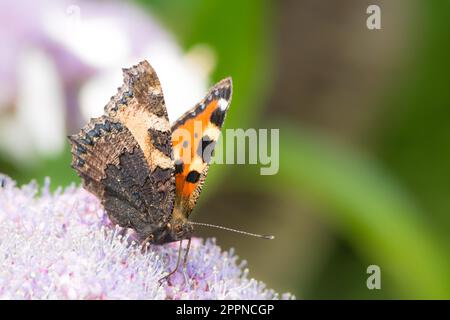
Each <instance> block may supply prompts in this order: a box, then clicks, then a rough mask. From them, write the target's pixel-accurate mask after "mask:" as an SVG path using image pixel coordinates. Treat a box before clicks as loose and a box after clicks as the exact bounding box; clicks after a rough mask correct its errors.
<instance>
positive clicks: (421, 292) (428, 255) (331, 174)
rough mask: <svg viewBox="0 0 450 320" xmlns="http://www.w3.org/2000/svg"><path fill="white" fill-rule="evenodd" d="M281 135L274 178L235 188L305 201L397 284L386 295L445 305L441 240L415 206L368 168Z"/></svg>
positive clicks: (329, 148) (322, 143) (316, 143)
mask: <svg viewBox="0 0 450 320" xmlns="http://www.w3.org/2000/svg"><path fill="white" fill-rule="evenodd" d="M279 127H280V128H282V129H281V131H280V171H279V173H278V174H277V175H275V176H266V177H261V178H259V179H258V180H257V182H256V181H255V179H247V178H242V179H241V180H240V181H241V182H242V183H243V184H244V185H245V186H247V187H248V185H247V184H246V183H250V184H252V185H251V187H252V188H262V189H266V188H270V187H272V188H274V186H276V187H275V188H276V192H278V193H281V194H285V195H291V196H292V197H294V199H298V198H299V195H300V194H302V195H307V196H309V197H311V198H312V199H313V201H314V203H316V204H317V205H318V206H319V207H321V208H322V209H323V210H321V212H323V213H324V214H326V218H327V220H328V221H329V222H330V223H332V224H334V225H335V227H336V229H337V230H339V231H340V233H341V234H342V237H344V238H345V239H347V241H349V243H350V244H351V245H352V247H353V248H354V249H355V250H356V251H357V252H359V254H360V255H361V256H362V257H365V260H366V261H370V263H371V264H377V265H379V266H380V267H381V270H382V272H387V273H388V274H389V275H390V278H392V279H395V281H396V283H395V285H396V287H395V288H389V289H396V290H397V291H398V292H399V293H400V294H401V295H402V296H403V297H407V298H428V299H430V298H449V297H450V287H449V284H450V281H449V279H450V278H449V277H450V275H449V270H450V269H449V264H448V262H449V260H448V256H447V255H446V251H445V250H444V247H443V246H442V245H441V242H440V240H442V239H440V238H439V236H438V235H436V234H433V229H432V228H431V226H430V224H429V223H428V222H427V221H426V220H425V219H424V215H423V214H422V213H421V212H420V210H419V208H417V206H416V205H415V202H414V200H412V199H411V198H410V197H409V196H408V195H407V194H405V192H404V191H403V190H402V189H401V187H400V186H399V185H398V184H397V183H396V182H395V181H394V180H393V179H392V178H390V177H389V175H388V174H387V173H386V172H385V171H384V170H383V169H382V168H380V167H379V165H377V164H376V163H374V162H373V161H372V160H370V159H368V158H364V157H363V156H360V155H356V154H355V153H354V152H351V151H349V150H345V148H343V147H339V146H338V144H336V143H335V142H330V141H327V139H324V138H321V137H318V136H314V135H312V134H310V133H307V132H305V131H302V130H300V129H294V128H292V127H289V126H287V125H286V124H281V125H280V126H279ZM252 171H253V170H252ZM252 174H253V173H252ZM365 271H366V270H365V269H362V270H361V272H362V273H365ZM384 288H385V289H386V287H384Z"/></svg>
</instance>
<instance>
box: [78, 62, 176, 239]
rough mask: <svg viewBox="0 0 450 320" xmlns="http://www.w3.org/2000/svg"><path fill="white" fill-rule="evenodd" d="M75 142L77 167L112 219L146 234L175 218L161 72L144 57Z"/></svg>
mask: <svg viewBox="0 0 450 320" xmlns="http://www.w3.org/2000/svg"><path fill="white" fill-rule="evenodd" d="M105 113H106V114H105V115H104V116H102V117H100V118H96V119H91V121H90V122H89V123H88V124H87V125H86V126H85V127H84V128H82V129H81V131H80V133H78V134H77V135H74V136H71V137H69V139H70V141H71V143H72V154H73V162H72V166H73V167H74V168H75V169H76V170H77V172H78V174H79V175H80V177H81V178H82V179H83V184H84V186H85V187H86V188H87V189H88V190H89V191H91V192H92V193H94V194H95V195H97V196H98V197H99V198H100V199H101V200H102V203H103V204H104V206H105V209H106V211H107V212H108V215H109V216H110V218H111V219H112V220H113V221H114V222H116V223H118V224H120V225H121V226H124V227H133V228H134V229H136V231H137V232H138V234H140V236H141V237H146V236H147V235H148V234H149V233H151V232H152V230H153V229H155V228H157V227H158V226H160V225H161V224H165V223H167V222H168V221H169V220H170V217H171V214H172V211H173V206H174V198H175V177H174V167H173V161H172V160H171V157H170V156H171V152H172V144H171V134H170V132H171V131H170V125H169V121H168V117H167V112H166V109H165V104H164V98H163V96H162V91H161V86H160V83H159V80H158V78H157V76H156V73H155V72H154V70H153V69H152V68H151V66H150V65H149V64H148V62H146V61H144V62H141V63H139V64H138V65H137V66H134V67H132V68H130V69H124V84H123V86H122V87H120V88H119V90H118V93H117V94H116V95H115V96H114V97H112V98H111V100H110V102H109V103H108V105H107V106H106V107H105Z"/></svg>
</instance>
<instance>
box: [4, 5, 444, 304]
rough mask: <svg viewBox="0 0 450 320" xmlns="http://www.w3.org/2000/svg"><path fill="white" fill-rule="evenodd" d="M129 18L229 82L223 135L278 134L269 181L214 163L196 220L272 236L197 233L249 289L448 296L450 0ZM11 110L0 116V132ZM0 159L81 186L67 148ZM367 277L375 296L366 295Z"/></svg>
mask: <svg viewBox="0 0 450 320" xmlns="http://www.w3.org/2000/svg"><path fill="white" fill-rule="evenodd" d="M74 3H75V4H77V2H74ZM100 3H102V4H106V3H107V2H105V1H102V2H100ZM370 4H377V5H379V6H380V8H381V14H382V15H381V23H382V29H381V30H368V28H367V27H366V19H367V17H368V15H367V14H366V9H367V7H368V6H369V5H370ZM78 5H79V6H80V8H81V10H83V4H82V3H78ZM130 5H132V6H135V7H136V8H137V10H140V11H143V12H148V13H151V14H152V16H153V17H155V18H156V20H157V21H158V23H160V24H161V25H162V26H163V27H164V28H165V29H166V30H167V32H169V33H171V34H172V36H173V37H174V38H175V39H176V41H177V43H178V45H179V46H180V47H181V48H182V49H183V50H185V51H188V50H190V49H191V48H193V47H194V46H196V45H197V44H203V45H207V46H208V48H210V50H212V51H213V52H214V53H215V57H216V58H215V61H216V64H215V67H214V69H213V71H212V73H211V74H210V77H209V84H211V83H213V82H214V81H218V80H220V79H221V78H223V77H225V76H227V75H231V76H232V77H233V83H234V93H233V102H232V108H231V109H230V111H229V115H228V116H227V121H226V127H227V128H244V129H245V128H279V129H280V170H279V173H278V174H276V175H273V176H261V175H260V174H259V166H255V165H248V166H242V165H240V166H238V165H234V166H233V165H227V166H225V165H215V166H213V167H212V168H211V170H210V174H209V177H208V180H207V183H206V187H205V190H204V192H203V194H202V197H201V199H200V201H199V205H198V207H197V209H196V210H195V215H194V219H195V220H198V221H202V222H209V223H214V224H219V225H226V226H230V227H237V228H239V229H243V230H248V231H252V232H260V233H272V234H275V235H276V239H275V240H273V241H263V240H258V239H255V238H246V237H241V236H240V235H237V234H233V233H226V232H222V231H219V230H204V229H201V230H198V234H199V235H200V236H204V237H206V236H213V237H216V238H217V239H218V243H219V244H220V245H221V246H222V247H223V248H229V247H234V248H235V249H236V252H237V254H238V255H239V256H240V257H242V258H245V259H246V260H247V261H248V265H249V268H250V271H251V273H250V275H251V276H252V277H255V278H257V279H259V280H262V281H264V282H266V283H267V285H268V286H269V287H271V288H274V289H276V290H277V291H280V292H281V291H282V292H284V291H289V292H292V293H294V294H295V295H296V296H297V298H301V299H303V298H304V299H310V298H331V299H336V298H339V299H348V298H362V299H381V298H387V299H389V298H398V299H402V298H450V269H449V265H450V250H449V249H450V242H449V241H450V237H449V234H450V232H449V231H450V214H449V210H450V200H449V195H450V165H449V164H450V127H449V124H448V122H449V120H450V90H449V88H448V83H449V80H448V79H449V74H450V59H449V58H448V57H449V53H450V48H449V46H450V42H449V41H448V39H450V19H449V18H450V16H449V12H450V2H448V1H424V0H423V1H410V0H398V1H377V0H372V1H365V0H364V1H361V0H345V1H315V0H285V1H267V0H266V1H237V0H226V1H225V0H218V1H209V0H192V1H183V0H172V1H166V0H155V1H144V0H141V1H137V2H133V3H131V4H130ZM105 14H107V13H105ZM124 19H126V17H124ZM143 32H145V30H143ZM0 34H1V33H0ZM22 40H24V41H26V40H27V39H26V38H24V39H22ZM22 40H21V41H22ZM0 50H3V49H0ZM150 62H151V61H150ZM58 67H59V68H64V64H62V65H61V64H59V65H58ZM124 67H125V66H124ZM157 71H158V70H157ZM0 73H1V69H0ZM75 88H77V86H75ZM75 92H76V90H75ZM113 93H114V92H111V94H113ZM108 94H109V93H108ZM105 103H106V101H105ZM14 110H15V109H14V103H12V104H11V103H10V104H8V107H5V108H3V109H1V108H0V119H1V118H2V117H6V116H9V115H11V113H14ZM78 125H79V124H78ZM67 131H68V132H67V133H73V132H69V131H71V129H68V130H67ZM72 131H73V129H72ZM20 134H21V133H20V132H14V131H13V130H11V132H10V134H9V135H5V133H3V136H2V139H12V140H14V139H15V138H16V136H17V135H20ZM0 152H1V153H0V172H4V173H6V174H8V175H10V176H11V177H13V178H14V179H16V180H17V181H18V182H19V183H26V182H28V181H30V180H31V179H37V180H38V181H39V182H42V181H43V178H44V177H45V176H50V177H51V178H52V182H53V186H54V187H56V186H57V185H68V184H70V183H71V182H73V181H75V182H76V183H79V179H78V178H77V176H76V175H75V174H74V172H73V171H72V169H71V168H70V158H71V156H70V152H69V148H68V146H67V145H66V146H65V148H64V150H63V151H61V152H58V153H56V154H51V155H48V154H45V155H38V156H34V158H32V159H31V161H29V162H31V163H32V165H30V164H29V163H28V164H26V165H22V164H21V163H20V162H17V161H15V160H13V158H12V157H10V155H9V153H8V151H7V150H6V149H5V150H2V149H0ZM371 264H376V265H379V266H380V268H381V272H382V289H381V290H368V289H367V287H366V279H367V277H368V275H367V273H366V269H367V267H368V266H369V265H371Z"/></svg>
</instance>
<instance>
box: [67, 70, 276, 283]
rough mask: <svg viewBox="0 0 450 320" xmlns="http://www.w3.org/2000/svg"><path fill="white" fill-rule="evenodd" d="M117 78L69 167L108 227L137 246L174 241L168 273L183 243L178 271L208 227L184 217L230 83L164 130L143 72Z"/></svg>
mask: <svg viewBox="0 0 450 320" xmlns="http://www.w3.org/2000/svg"><path fill="white" fill-rule="evenodd" d="M123 73H124V84H123V85H122V87H120V88H119V89H118V92H117V94H116V95H115V96H113V97H112V98H111V100H110V101H109V103H108V104H107V105H106V107H105V114H104V115H102V116H101V117H99V118H94V119H91V121H90V122H89V123H88V124H87V125H86V126H85V127H83V128H82V129H81V131H80V132H79V133H78V134H76V135H72V136H70V137H69V140H70V142H71V144H72V155H73V161H72V167H73V168H74V169H75V170H76V171H77V173H78V175H79V176H80V177H81V178H82V181H83V186H84V187H85V188H86V189H87V190H88V191H90V192H92V193H93V194H95V195H96V196H97V197H99V198H100V199H101V201H102V204H103V206H104V208H105V210H106V212H107V213H108V216H109V217H110V219H111V221H112V222H113V223H115V224H118V225H120V226H121V227H125V228H132V229H134V230H135V231H136V233H137V235H138V236H139V238H140V239H141V240H142V242H143V244H144V245H146V244H147V243H153V244H163V243H167V242H172V241H180V254H179V256H178V263H177V267H176V269H175V270H174V271H173V272H175V271H176V270H177V268H178V265H179V261H180V255H181V249H182V246H181V243H182V240H183V239H189V242H188V247H187V250H186V255H185V259H184V260H185V263H186V258H187V253H188V251H189V245H190V238H191V235H192V232H193V225H194V224H198V225H207V226H213V225H208V224H202V223H195V222H191V221H188V217H189V215H190V213H191V212H192V210H193V208H194V206H195V204H196V202H197V200H198V197H199V195H200V193H201V191H202V186H203V183H204V181H205V178H206V175H207V172H208V167H209V161H210V158H211V153H212V151H213V149H214V144H215V143H216V141H217V139H218V138H219V135H220V129H221V127H222V124H223V122H224V119H225V115H226V112H227V110H228V107H229V105H230V101H231V92H232V83H231V78H226V79H224V80H222V81H220V82H219V83H217V84H216V85H215V86H213V87H212V88H211V90H210V91H209V92H208V94H207V95H206V97H205V98H204V99H203V100H202V101H201V102H200V103H198V104H197V105H196V106H194V108H192V109H191V110H190V111H188V112H187V113H185V114H184V115H183V116H181V117H180V118H179V119H178V120H177V121H176V122H175V123H174V124H173V125H172V126H170V123H169V119H168V116H167V111H166V106H165V103H164V96H163V92H162V90H161V85H160V82H159V80H158V77H157V75H156V73H155V71H154V70H153V68H152V67H151V66H150V64H149V63H148V62H147V61H143V62H141V63H139V64H138V65H136V66H134V67H132V68H130V69H124V70H123ZM213 227H214V226H213ZM216 227H218V226H216ZM219 228H223V229H228V230H232V229H229V228H225V227H219ZM233 231H235V230H233ZM238 232H240V231H238ZM242 233H245V232H242ZM257 236H259V235H257ZM261 237H265V238H270V237H269V236H261ZM173 272H171V273H170V274H169V275H168V276H170V275H171V274H172V273H173ZM168 276H167V277H168Z"/></svg>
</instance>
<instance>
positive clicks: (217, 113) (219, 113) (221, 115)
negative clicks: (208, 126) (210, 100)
mask: <svg viewBox="0 0 450 320" xmlns="http://www.w3.org/2000/svg"><path fill="white" fill-rule="evenodd" d="M225 112H226V111H223V110H220V108H217V109H216V110H214V111H213V113H212V114H211V118H210V121H211V123H213V124H215V125H216V126H218V127H219V128H220V127H222V124H223V121H224V120H225Z"/></svg>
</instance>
